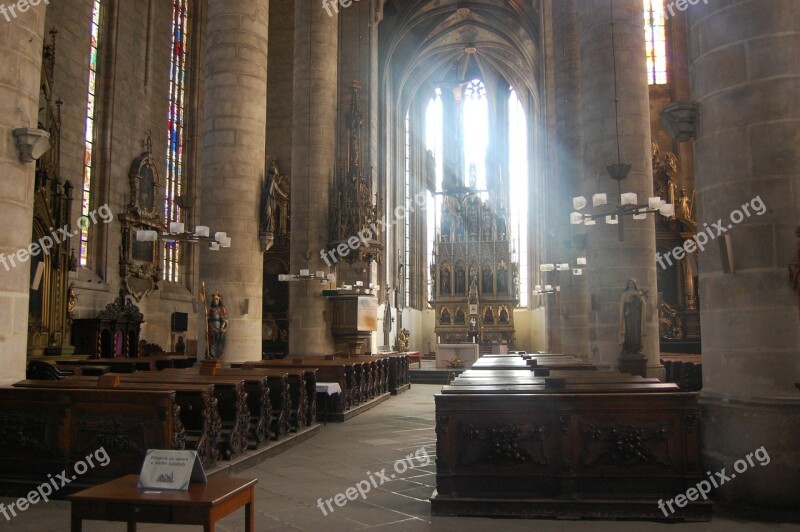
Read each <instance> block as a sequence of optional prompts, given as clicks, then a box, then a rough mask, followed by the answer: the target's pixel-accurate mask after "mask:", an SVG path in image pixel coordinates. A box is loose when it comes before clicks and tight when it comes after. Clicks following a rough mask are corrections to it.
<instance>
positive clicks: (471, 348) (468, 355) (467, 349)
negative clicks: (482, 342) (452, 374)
mask: <svg viewBox="0 0 800 532" xmlns="http://www.w3.org/2000/svg"><path fill="white" fill-rule="evenodd" d="M456 357H458V358H460V359H461V360H462V361H463V362H464V367H465V368H468V367H470V366H472V364H474V363H475V361H477V360H478V357H480V351H479V349H478V344H438V345H437V346H436V369H447V367H448V366H447V362H448V361H450V360H453V359H454V358H456Z"/></svg>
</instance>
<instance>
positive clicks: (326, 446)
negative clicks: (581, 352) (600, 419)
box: [0, 385, 800, 532]
mask: <svg viewBox="0 0 800 532" xmlns="http://www.w3.org/2000/svg"><path fill="white" fill-rule="evenodd" d="M439 388H440V386H433V385H414V386H413V387H412V388H411V390H410V391H408V392H405V393H403V394H401V395H399V396H397V397H392V398H391V399H390V400H388V401H386V402H384V403H382V404H381V405H379V406H377V407H376V408H374V409H372V410H369V411H368V412H365V413H364V414H362V415H360V416H358V417H356V418H354V419H352V420H350V421H348V422H346V423H337V424H328V425H327V426H325V427H322V430H321V432H320V434H319V435H318V436H316V437H314V438H311V439H310V440H308V441H306V442H303V443H301V444H299V445H298V446H296V447H293V448H291V449H289V450H288V451H286V452H285V453H283V454H280V455H278V456H275V457H272V458H269V459H268V460H266V461H265V462H263V463H261V464H260V465H258V466H256V467H253V468H252V469H249V470H246V471H245V472H243V473H241V474H239V475H238V476H241V477H258V479H259V482H258V486H257V489H256V530H259V531H261V530H276V531H278V530H305V531H324V532H337V531H349V530H363V529H374V530H387V531H395V530H397V531H405V530H410V531H414V530H433V531H443V532H445V531H455V530H458V531H473V530H474V531H479V530H480V531H484V530H497V529H502V530H503V531H504V532H514V531H517V530H519V531H522V530H548V531H550V530H554V531H579V530H580V531H583V530H587V531H600V530H614V531H622V532H626V531H630V532H638V531H642V530H645V531H647V530H664V531H669V532H678V531H680V532H684V531H685V532H694V531H697V532H700V531H719V532H722V531H726V532H727V531H731V530H748V531H751V530H752V531H761V530H763V531H768V530H769V531H772V530H796V531H800V525H792V524H775V523H757V522H749V521H743V520H740V519H735V518H732V517H729V516H726V515H725V512H722V511H717V512H716V513H715V515H716V516H715V518H714V520H713V521H712V522H710V523H692V524H666V523H656V522H631V521H613V522H612V521H546V520H519V519H503V520H499V519H477V518H450V517H431V515H430V503H429V502H428V497H430V495H431V493H432V492H433V489H434V486H435V483H436V479H435V465H434V458H435V456H434V453H435V447H436V446H435V433H434V414H433V394H434V393H436V391H437V390H438V389H439ZM409 455H410V456H409ZM409 462H410V463H411V465H413V467H411V468H408V469H407V470H405V471H402V470H403V469H404V468H405V467H406V466H408V465H409ZM426 464H427V465H426ZM382 470H383V474H384V475H385V479H386V480H384V477H381V475H379V474H378V473H379V472H382ZM401 471H402V472H401ZM370 479H374V481H375V484H377V485H378V487H377V488H376V487H374V485H371V489H370V491H369V492H368V493H366V497H365V498H363V499H362V498H361V497H360V496H359V497H358V498H356V499H355V500H352V501H347V502H346V504H345V505H344V506H343V507H339V506H336V504H335V503H334V502H331V506H332V508H333V509H334V511H333V512H330V510H329V509H328V508H327V507H325V508H324V509H325V512H326V513H327V515H325V514H323V511H322V510H321V509H320V508H319V506H318V503H319V501H320V500H321V501H322V502H321V504H322V505H325V502H324V501H325V500H326V499H330V498H334V497H336V495H337V494H339V493H345V492H346V490H347V488H349V487H353V486H356V485H357V484H358V483H359V482H361V483H362V484H361V485H362V487H363V486H365V485H366V483H367V482H369V480H370ZM381 482H383V484H381ZM352 495H353V492H352V491H351V496H352ZM354 498H355V497H354ZM10 501H11V499H0V502H4V503H6V504H7V503H8V502H10ZM339 501H340V502H341V501H342V499H341V498H340V499H339ZM139 528H140V529H141V530H150V531H167V530H169V531H173V530H174V531H183V530H186V531H190V530H199V527H184V526H169V527H168V526H160V525H147V524H142V525H139ZM68 529H69V503H67V502H64V501H51V502H49V503H47V504H41V503H39V504H37V505H35V506H33V507H31V508H30V509H28V510H27V511H26V512H25V513H22V514H19V515H18V516H17V517H15V518H13V519H12V520H11V521H4V519H3V517H2V516H0V531H6V530H13V531H15V532H17V531H19V532H27V531H31V532H32V531H36V532H49V531H61V530H68ZM84 530H87V531H104V532H105V531H111V532H113V531H120V532H121V531H124V530H125V525H124V524H123V523H106V522H97V521H85V522H84ZM218 530H222V531H224V532H233V531H240V530H244V516H243V511H241V510H240V511H238V512H236V513H234V514H232V515H231V516H229V517H228V518H226V519H224V520H223V521H221V522H220V524H219V526H218Z"/></svg>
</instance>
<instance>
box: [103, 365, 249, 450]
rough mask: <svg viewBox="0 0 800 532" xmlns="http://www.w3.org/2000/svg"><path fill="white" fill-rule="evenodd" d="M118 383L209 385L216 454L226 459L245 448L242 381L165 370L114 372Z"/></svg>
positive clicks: (245, 409)
mask: <svg viewBox="0 0 800 532" xmlns="http://www.w3.org/2000/svg"><path fill="white" fill-rule="evenodd" d="M109 375H117V376H119V377H120V380H121V381H122V382H132V383H139V384H142V383H158V382H160V383H168V384H213V385H214V396H215V397H216V399H217V407H218V409H219V415H220V418H221V419H222V428H221V430H220V439H219V447H220V455H221V456H222V457H223V458H225V459H226V460H230V459H231V458H233V457H235V456H237V455H239V454H241V453H242V452H244V450H245V449H246V448H247V437H248V433H249V428H250V409H249V406H248V402H247V391H246V387H245V382H244V380H243V379H239V378H235V377H216V376H206V375H199V374H198V375H193V374H188V373H187V374H184V373H171V372H166V371H153V372H151V371H140V372H136V373H117V374H113V373H111V374H109Z"/></svg>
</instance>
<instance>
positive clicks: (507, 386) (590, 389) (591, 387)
mask: <svg viewBox="0 0 800 532" xmlns="http://www.w3.org/2000/svg"><path fill="white" fill-rule="evenodd" d="M545 379H546V380H548V381H549V380H550V377H546V378H545ZM559 381H560V382H558V383H554V384H553V385H551V384H550V383H549V382H542V383H541V384H540V383H535V384H534V383H530V382H497V381H486V380H482V379H475V380H472V381H470V382H464V383H461V384H460V385H455V384H450V385H448V386H444V387H443V388H442V392H441V393H443V394H445V395H448V394H490V395H491V394H498V393H502V394H564V393H595V394H600V393H627V392H636V393H664V392H678V391H680V388H678V385H677V384H673V383H671V382H655V383H653V382H580V383H575V384H571V383H564V382H563V381H562V380H561V379H559Z"/></svg>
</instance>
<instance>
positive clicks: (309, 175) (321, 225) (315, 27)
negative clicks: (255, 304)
mask: <svg viewBox="0 0 800 532" xmlns="http://www.w3.org/2000/svg"><path fill="white" fill-rule="evenodd" d="M351 9H353V8H351ZM338 23H339V20H338V17H336V16H328V14H327V13H326V12H325V10H324V9H322V8H320V7H319V5H317V4H314V3H308V2H301V1H298V2H296V3H295V33H294V59H295V61H294V111H293V113H292V124H293V126H292V236H291V238H292V240H291V252H290V269H291V273H294V274H297V273H298V272H299V271H300V270H301V269H308V270H310V271H311V272H312V273H313V272H315V271H324V272H326V273H328V272H330V271H332V270H331V269H330V268H329V267H328V266H327V264H326V263H325V262H324V261H323V259H322V257H321V256H320V252H321V251H327V250H328V239H329V235H330V231H329V224H330V223H331V221H330V216H329V213H330V205H329V204H330V194H331V192H332V191H331V184H332V183H333V178H334V176H335V173H336V168H337V161H336V141H337V139H336V116H337V109H336V104H337V99H338V98H337V95H338V90H337V84H338V78H337V72H338V57H339V55H338V49H339V46H338V43H339V41H338V31H337V30H338ZM343 267H346V266H343ZM326 308H327V301H326V299H325V298H324V297H323V296H322V288H321V286H320V285H319V284H317V283H313V282H310V281H299V282H293V283H291V285H290V287H289V356H293V357H294V356H298V357H299V356H305V355H327V354H331V353H333V350H334V343H333V338H332V336H331V332H330V321H331V320H330V318H329V316H328V313H326Z"/></svg>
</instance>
